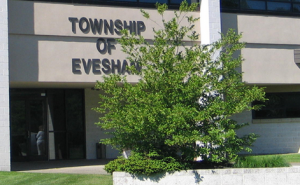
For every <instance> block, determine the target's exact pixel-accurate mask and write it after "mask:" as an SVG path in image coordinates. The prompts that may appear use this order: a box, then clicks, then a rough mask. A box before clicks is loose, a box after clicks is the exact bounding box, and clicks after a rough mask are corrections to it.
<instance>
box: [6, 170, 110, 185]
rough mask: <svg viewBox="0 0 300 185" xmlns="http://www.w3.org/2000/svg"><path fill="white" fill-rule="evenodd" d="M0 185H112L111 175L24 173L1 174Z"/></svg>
mask: <svg viewBox="0 0 300 185" xmlns="http://www.w3.org/2000/svg"><path fill="white" fill-rule="evenodd" d="M0 184H9V185H14V184H20V185H41V184H47V185H48V184H59V185H60V184H72V185H73V184H78V185H79V184H80V185H86V184H99V185H112V184H113V182H112V176H111V175H79V174H46V173H24V172H0Z"/></svg>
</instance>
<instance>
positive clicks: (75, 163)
mask: <svg viewBox="0 0 300 185" xmlns="http://www.w3.org/2000/svg"><path fill="white" fill-rule="evenodd" d="M109 161H110V160H103V159H101V160H100V159H97V160H61V161H31V162H12V168H11V171H18V172H31V173H70V174H108V173H106V171H105V170H104V165H105V164H107V163H108V162H109ZM292 165H293V166H300V163H292Z"/></svg>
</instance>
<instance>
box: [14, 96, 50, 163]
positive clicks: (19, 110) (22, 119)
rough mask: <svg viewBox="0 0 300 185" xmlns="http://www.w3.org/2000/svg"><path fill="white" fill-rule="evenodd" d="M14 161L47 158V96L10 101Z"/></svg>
mask: <svg viewBox="0 0 300 185" xmlns="http://www.w3.org/2000/svg"><path fill="white" fill-rule="evenodd" d="M10 103H11V105H10V120H11V157H12V161H24V160H47V159H48V156H47V134H46V133H47V127H46V100H45V98H42V97H41V98H28V97H26V98H19V99H11V101H10Z"/></svg>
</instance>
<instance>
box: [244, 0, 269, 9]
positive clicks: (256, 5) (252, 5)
mask: <svg viewBox="0 0 300 185" xmlns="http://www.w3.org/2000/svg"><path fill="white" fill-rule="evenodd" d="M241 8H242V9H251V10H265V9H266V3H265V2H264V1H251V0H245V1H241Z"/></svg>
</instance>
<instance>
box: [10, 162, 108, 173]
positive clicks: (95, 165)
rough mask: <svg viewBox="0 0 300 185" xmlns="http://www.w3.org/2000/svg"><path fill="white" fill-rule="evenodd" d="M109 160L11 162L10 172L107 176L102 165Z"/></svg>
mask: <svg viewBox="0 0 300 185" xmlns="http://www.w3.org/2000/svg"><path fill="white" fill-rule="evenodd" d="M109 161H110V160H104V159H98V160H94V159H93V160H61V161H30V162H12V165H11V166H12V167H11V171H17V172H31V173H69V174H108V173H106V171H105V170H104V165H105V164H107V163H108V162H109Z"/></svg>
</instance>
